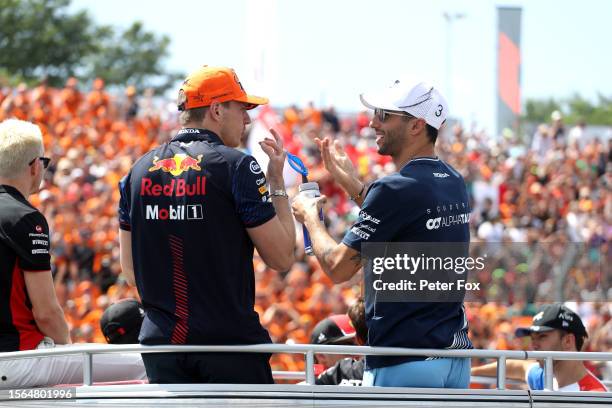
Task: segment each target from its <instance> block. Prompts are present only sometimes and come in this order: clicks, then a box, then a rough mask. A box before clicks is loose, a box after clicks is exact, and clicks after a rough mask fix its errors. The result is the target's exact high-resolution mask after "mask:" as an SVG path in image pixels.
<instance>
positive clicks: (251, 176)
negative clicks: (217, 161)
mask: <svg viewBox="0 0 612 408" xmlns="http://www.w3.org/2000/svg"><path fill="white" fill-rule="evenodd" d="M232 195H233V197H234V201H235V203H236V211H237V212H238V214H239V216H240V219H241V220H242V223H243V224H244V225H245V227H247V228H253V227H257V226H259V225H262V224H264V223H266V222H267V221H269V220H271V219H272V218H273V217H274V215H276V212H275V211H274V206H273V205H272V203H270V202H269V201H268V197H269V193H268V187H267V181H266V176H265V175H264V173H263V170H262V169H261V167H260V166H259V163H257V160H255V158H254V157H253V156H249V155H246V156H244V157H242V158H241V159H240V161H239V162H238V163H237V165H236V169H235V171H234V173H233V177H232Z"/></svg>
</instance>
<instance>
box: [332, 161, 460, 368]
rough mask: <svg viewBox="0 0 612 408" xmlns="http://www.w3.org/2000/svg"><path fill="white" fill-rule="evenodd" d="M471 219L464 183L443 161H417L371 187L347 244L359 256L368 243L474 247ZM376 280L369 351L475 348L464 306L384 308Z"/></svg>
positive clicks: (385, 362)
mask: <svg viewBox="0 0 612 408" xmlns="http://www.w3.org/2000/svg"><path fill="white" fill-rule="evenodd" d="M469 214H470V207H469V201H468V194H467V190H466V187H465V183H464V181H463V177H461V175H460V174H459V173H458V172H457V171H456V170H455V169H453V168H452V167H451V166H450V165H448V164H447V163H445V162H444V161H442V160H439V159H436V158H425V157H423V158H417V159H414V160H411V161H410V162H408V163H407V164H406V165H405V166H404V167H403V168H402V169H401V170H400V171H399V172H397V173H394V174H391V175H389V176H386V177H383V178H381V179H379V180H377V181H375V182H374V183H373V184H372V185H371V186H370V188H369V189H368V193H367V195H366V197H365V200H364V202H363V205H362V207H361V211H360V213H359V219H358V220H357V222H356V223H355V224H354V225H353V227H352V228H351V229H350V230H349V231H348V232H347V233H346V235H345V237H344V239H343V241H342V242H343V243H344V244H346V245H347V246H349V247H351V248H353V249H355V250H357V251H361V244H362V243H364V242H469V240H470V232H469ZM445 220H452V221H451V222H445ZM374 279H375V278H374V276H373V274H372V273H370V274H366V276H365V287H366V290H365V292H366V299H365V305H366V322H367V326H368V345H370V346H375V347H407V348H432V349H445V348H451V349H465V348H472V344H471V342H470V340H469V339H468V336H467V319H466V317H465V311H464V308H463V302H452V303H451V302H447V303H435V302H380V301H377V300H376V291H375V290H374V289H373V287H372V283H373V280H374ZM425 358H426V357H402V356H395V357H381V356H367V358H366V364H367V367H368V368H378V367H385V366H389V365H395V364H400V363H403V362H406V361H416V360H423V359H425Z"/></svg>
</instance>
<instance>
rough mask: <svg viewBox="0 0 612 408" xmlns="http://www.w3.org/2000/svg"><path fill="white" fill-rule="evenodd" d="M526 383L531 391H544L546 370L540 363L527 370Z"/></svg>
mask: <svg viewBox="0 0 612 408" xmlns="http://www.w3.org/2000/svg"><path fill="white" fill-rule="evenodd" d="M525 381H526V382H527V385H529V389H531V390H543V389H544V369H543V368H542V367H540V365H539V364H538V363H533V364H532V365H530V366H529V368H528V369H527V374H526V378H525Z"/></svg>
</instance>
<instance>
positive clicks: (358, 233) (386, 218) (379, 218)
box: [342, 179, 416, 251]
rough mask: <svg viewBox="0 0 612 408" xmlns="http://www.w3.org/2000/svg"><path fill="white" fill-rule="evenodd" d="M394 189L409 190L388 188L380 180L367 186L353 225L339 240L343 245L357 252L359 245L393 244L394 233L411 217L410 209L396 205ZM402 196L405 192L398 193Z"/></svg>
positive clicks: (394, 186)
mask: <svg viewBox="0 0 612 408" xmlns="http://www.w3.org/2000/svg"><path fill="white" fill-rule="evenodd" d="M398 188H410V185H409V184H404V185H403V187H402V186H398V185H393V186H391V185H389V184H388V183H387V182H385V181H384V179H381V180H378V181H375V182H374V183H373V184H372V185H371V186H370V188H369V190H368V192H367V194H366V197H365V200H364V201H363V205H362V206H361V211H360V212H359V218H358V219H357V222H356V223H355V224H353V226H352V227H351V228H350V229H349V230H348V232H347V233H346V235H345V236H344V239H343V240H342V242H343V243H344V244H345V245H347V246H349V247H351V248H353V249H354V250H356V251H361V244H362V243H364V242H390V241H393V239H394V237H395V236H396V235H397V234H398V232H399V231H400V230H401V229H402V228H403V227H404V226H405V225H406V223H407V222H409V221H410V219H411V218H412V217H413V216H414V215H415V213H414V208H409V206H408V207H407V206H406V204H404V203H403V202H400V201H399V199H398V197H399V195H398V191H397V190H398ZM404 195H406V192H405V191H404V192H402V196H404ZM414 201H416V200H414ZM414 201H413V202H414Z"/></svg>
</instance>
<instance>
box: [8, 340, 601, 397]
mask: <svg viewBox="0 0 612 408" xmlns="http://www.w3.org/2000/svg"><path fill="white" fill-rule="evenodd" d="M174 352H181V353H192V352H193V353H196V352H197V353H202V352H215V353H219V352H233V353H235V352H244V353H271V354H276V353H289V354H302V355H304V358H305V363H306V364H305V371H304V372H274V376H275V378H276V379H288V380H298V381H300V380H305V381H302V382H301V383H300V384H271V385H262V384H252V385H251V384H249V385H245V384H138V383H135V384H110V385H109V384H94V383H93V372H94V370H95V366H94V365H93V358H92V357H93V355H95V354H107V353H174ZM68 354H81V355H82V356H83V385H79V386H76V387H74V396H73V397H71V398H70V399H66V398H64V399H61V400H54V399H53V397H52V396H49V395H45V394H38V397H36V395H34V394H32V393H29V394H28V393H25V394H24V395H26V397H24V398H19V399H16V398H15V394H14V392H13V393H12V394H11V393H10V392H9V391H10V390H3V391H0V407H14V406H31V407H34V406H36V407H38V406H48V405H50V404H51V403H52V404H53V406H62V405H64V406H70V407H80V406H88V407H89V406H92V405H96V404H99V405H102V404H103V405H104V406H107V407H114V406H128V407H129V406H138V407H153V406H158V405H163V406H178V405H180V406H188V407H191V406H249V407H260V406H262V407H263V406H266V407H279V406H310V407H315V406H316V407H331V406H333V407H339V406H343V407H349V406H370V407H374V406H380V407H383V406H384V407H387V406H426V407H436V408H438V407H459V406H464V407H483V408H484V407H491V408H492V407H496V408H498V407H583V406H584V407H587V406H588V407H611V406H612V393H597V392H580V393H578V392H558V391H553V390H552V389H553V387H552V384H553V375H552V373H553V371H552V368H553V361H554V360H589V361H612V353H609V352H607V353H604V352H547V351H509V350H430V349H403V348H390V347H366V346H333V345H311V344H297V345H286V344H260V345H247V346H244V345H241V346H174V345H173V346H141V345H97V344H83V345H75V346H71V347H57V348H55V349H43V350H29V351H19V352H11V353H0V361H2V360H7V359H16V358H44V357H50V356H59V355H68ZM315 354H345V355H352V356H357V355H403V356H424V355H425V356H432V357H469V358H480V359H494V360H496V361H497V367H498V370H497V376H496V380H495V384H496V389H465V390H460V389H427V388H395V387H389V388H382V387H348V386H322V385H314V384H315V374H314V362H315V360H314V355H315ZM508 359H515V360H528V359H537V360H543V361H544V377H545V390H544V391H531V390H520V389H516V390H509V389H507V383H508V381H507V379H506V373H505V371H506V370H505V367H506V361H507V360H508ZM20 395H21V394H20ZM28 395H34V396H32V397H28Z"/></svg>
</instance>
